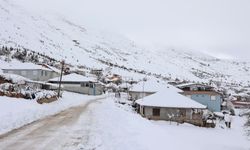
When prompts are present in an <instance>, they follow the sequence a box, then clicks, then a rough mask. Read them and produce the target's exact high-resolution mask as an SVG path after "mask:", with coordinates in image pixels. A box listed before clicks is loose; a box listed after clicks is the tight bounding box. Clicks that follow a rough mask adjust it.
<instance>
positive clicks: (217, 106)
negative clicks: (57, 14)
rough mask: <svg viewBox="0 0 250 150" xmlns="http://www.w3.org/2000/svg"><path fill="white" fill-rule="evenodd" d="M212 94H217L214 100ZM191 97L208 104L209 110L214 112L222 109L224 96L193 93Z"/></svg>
mask: <svg viewBox="0 0 250 150" xmlns="http://www.w3.org/2000/svg"><path fill="white" fill-rule="evenodd" d="M211 96H215V100H212V99H211ZM191 99H193V100H195V101H196V102H198V103H201V104H203V105H205V106H207V108H208V110H210V111H212V112H220V111H221V103H222V98H221V96H220V95H207V94H192V95H191Z"/></svg>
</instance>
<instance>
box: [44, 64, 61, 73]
mask: <svg viewBox="0 0 250 150" xmlns="http://www.w3.org/2000/svg"><path fill="white" fill-rule="evenodd" d="M46 67H48V69H50V70H52V71H54V72H56V73H61V70H59V69H57V68H55V67H52V66H49V65H46Z"/></svg>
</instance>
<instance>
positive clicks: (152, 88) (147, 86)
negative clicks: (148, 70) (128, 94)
mask: <svg viewBox="0 0 250 150" xmlns="http://www.w3.org/2000/svg"><path fill="white" fill-rule="evenodd" d="M164 89H171V90H173V91H175V92H183V91H182V90H180V89H178V88H176V87H174V86H172V85H169V84H167V83H165V84H163V83H158V82H157V81H154V80H148V81H146V82H144V83H143V81H141V82H139V83H137V84H134V85H133V87H132V88H131V89H130V91H145V92H158V91H161V90H164Z"/></svg>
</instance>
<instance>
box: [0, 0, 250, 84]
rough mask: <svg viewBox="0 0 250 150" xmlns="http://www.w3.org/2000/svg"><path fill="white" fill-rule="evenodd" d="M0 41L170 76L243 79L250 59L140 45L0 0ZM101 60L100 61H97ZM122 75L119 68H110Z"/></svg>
mask: <svg viewBox="0 0 250 150" xmlns="http://www.w3.org/2000/svg"><path fill="white" fill-rule="evenodd" d="M0 14H1V15H0V26H1V28H0V46H12V47H19V48H28V49H31V50H33V51H37V52H40V53H44V54H46V55H49V56H50V57H53V58H55V59H57V60H61V59H65V60H66V62H68V63H71V64H73V65H86V66H88V67H94V68H104V69H105V68H107V67H108V66H107V65H106V64H107V63H112V64H116V65H117V66H120V67H121V66H125V67H126V68H128V69H136V70H142V71H144V72H147V73H151V74H158V75H160V74H161V75H162V76H164V77H171V78H172V79H175V78H180V79H186V80H194V81H209V80H211V79H212V80H216V81H227V82H231V83H234V82H236V83H244V84H245V85H247V84H249V80H250V79H249V76H250V71H249V70H250V63H249V62H234V61H229V60H219V59H216V58H213V57H211V56H207V55H205V54H198V53H191V52H185V51H181V50H172V49H164V48H153V49H151V48H142V47H139V46H137V45H136V44H135V43H134V42H133V41H131V40H129V39H127V38H125V37H123V36H122V35H118V34H114V33H110V32H106V31H105V32H104V31H98V30H95V29H91V28H90V27H85V26H81V25H77V24H75V23H73V22H71V21H70V20H69V19H66V18H63V17H60V16H44V15H43V16H41V15H38V14H35V13H33V12H30V10H24V9H22V8H20V6H16V5H14V4H12V3H11V2H9V1H7V0H1V1H0ZM103 62H106V64H103ZM113 71H119V72H122V73H123V74H129V75H131V76H133V75H134V74H130V73H128V71H122V70H121V69H118V68H113Z"/></svg>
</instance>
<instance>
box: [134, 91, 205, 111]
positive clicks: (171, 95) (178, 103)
mask: <svg viewBox="0 0 250 150" xmlns="http://www.w3.org/2000/svg"><path fill="white" fill-rule="evenodd" d="M136 103H137V104H139V105H143V106H153V107H168V108H200V109H205V108H206V106H204V105H202V104H200V103H198V102H196V101H194V100H192V99H190V98H188V97H185V96H183V95H181V94H179V93H177V92H175V91H172V90H163V91H160V92H157V93H155V94H152V95H150V96H147V97H144V98H142V99H139V100H137V101H136Z"/></svg>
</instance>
